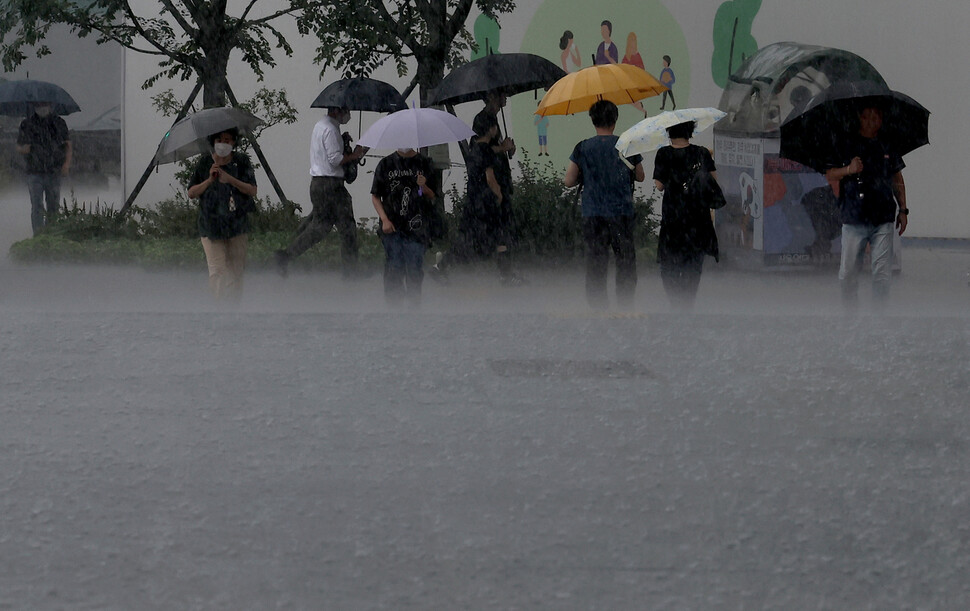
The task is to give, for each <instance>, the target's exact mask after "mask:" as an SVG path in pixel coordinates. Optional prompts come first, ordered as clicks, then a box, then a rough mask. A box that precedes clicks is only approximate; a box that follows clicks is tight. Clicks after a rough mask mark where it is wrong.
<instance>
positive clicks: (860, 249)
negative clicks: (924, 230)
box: [825, 107, 909, 311]
mask: <svg viewBox="0 0 970 611" xmlns="http://www.w3.org/2000/svg"><path fill="white" fill-rule="evenodd" d="M881 128H882V110H881V109H879V108H877V107H867V108H863V109H862V110H861V112H860V113H859V133H858V135H857V137H855V138H854V139H852V140H851V141H849V142H848V144H847V146H846V148H845V150H843V151H839V154H840V155H841V156H842V161H841V162H840V163H839V164H838V165H836V166H835V167H832V168H830V169H829V170H827V171H826V172H825V177H826V178H827V179H828V180H829V182H830V183H838V185H839V193H838V195H839V206H840V208H841V211H842V261H841V266H840V267H839V280H840V281H841V282H840V284H841V287H842V303H843V305H844V306H845V307H846V308H847V309H848V310H850V311H854V310H855V309H856V307H857V306H858V293H859V273H860V271H861V270H862V260H863V257H864V256H865V252H866V246H868V247H869V249H870V257H871V259H872V295H873V305H874V306H875V307H876V308H877V309H882V308H884V307H885V305H886V302H887V301H888V298H889V283H890V280H891V279H892V259H893V227H894V225H895V228H896V229H897V230H898V231H899V235H903V232H904V231H906V225H907V221H908V216H907V215H908V214H909V209H908V208H907V207H906V183H905V182H904V181H903V174H902V170H903V168H904V167H906V165H905V164H904V163H903V160H902V158H901V157H900V156H899V155H898V154H896V152H895V151H893V150H891V149H890V147H889V146H887V145H886V144H885V143H884V142H882V141H881V140H879V130H880V129H881ZM897 204H898V206H899V210H898V212H897V209H896V207H897Z"/></svg>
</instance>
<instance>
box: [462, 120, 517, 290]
mask: <svg viewBox="0 0 970 611" xmlns="http://www.w3.org/2000/svg"><path fill="white" fill-rule="evenodd" d="M472 130H473V131H474V132H475V137H474V138H473V139H472V141H471V143H470V144H469V147H468V157H467V158H466V160H465V161H466V168H465V173H466V175H467V176H468V183H467V191H466V193H467V203H466V205H465V208H464V210H463V211H462V216H461V219H460V221H459V224H458V233H459V244H460V247H459V249H458V250H459V251H460V255H459V258H461V259H463V260H468V259H473V258H486V257H494V258H495V263H496V265H497V267H498V270H499V278H500V280H501V281H502V283H503V284H505V285H508V286H520V285H522V284H523V283H524V280H523V279H522V277H521V276H519V275H518V274H517V273H516V272H514V271H513V269H512V254H511V251H510V248H511V246H512V241H513V239H514V224H513V219H512V206H511V203H510V199H511V194H512V179H511V174H510V173H509V170H508V155H507V152H506V151H504V150H503V149H501V148H499V149H498V150H497V149H496V146H495V141H496V139H497V138H498V137H499V126H498V120H497V119H496V118H495V115H493V114H490V113H487V112H480V113H478V115H476V116H475V120H474V121H473V123H472Z"/></svg>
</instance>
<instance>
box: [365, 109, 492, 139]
mask: <svg viewBox="0 0 970 611" xmlns="http://www.w3.org/2000/svg"><path fill="white" fill-rule="evenodd" d="M473 133H474V132H472V129H471V128H470V127H468V126H467V125H465V123H464V122H462V120H461V119H459V118H458V117H456V116H455V115H453V114H450V113H447V112H444V111H443V110H435V109H433V108H408V109H406V110H399V111H397V112H395V113H391V114H389V115H387V116H386V117H383V118H381V119H379V120H378V121H377V122H376V123H374V124H373V125H372V126H371V127H370V129H368V130H367V132H365V133H364V135H363V136H362V137H361V138H360V140H358V141H357V144H359V145H360V146H366V147H368V148H375V149H408V148H410V149H419V148H422V147H425V146H433V145H435V144H445V143H448V142H458V141H460V140H467V139H468V138H470V137H471V136H472V135H473Z"/></svg>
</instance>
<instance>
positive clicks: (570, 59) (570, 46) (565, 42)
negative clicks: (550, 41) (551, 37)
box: [559, 30, 583, 73]
mask: <svg viewBox="0 0 970 611" xmlns="http://www.w3.org/2000/svg"><path fill="white" fill-rule="evenodd" d="M559 48H560V49H562V54H561V55H560V56H559V63H560V65H561V66H562V70H563V72H566V73H569V72H573V71H575V70H579V69H580V68H582V67H583V60H582V59H580V55H579V46H578V45H577V44H576V40H575V39H574V38H573V33H572V32H570V31H569V30H566V31H565V32H563V33H562V38H560V39H559ZM569 64H572V68H573V69H570V66H569Z"/></svg>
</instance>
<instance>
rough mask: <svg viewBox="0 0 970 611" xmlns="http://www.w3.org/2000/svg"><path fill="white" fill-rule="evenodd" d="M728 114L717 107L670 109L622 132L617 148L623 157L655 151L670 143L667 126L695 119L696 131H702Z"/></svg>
mask: <svg viewBox="0 0 970 611" xmlns="http://www.w3.org/2000/svg"><path fill="white" fill-rule="evenodd" d="M725 116H727V113H725V112H723V111H720V110H718V109H716V108H681V109H678V110H669V111H667V112H662V113H660V114H659V115H655V116H653V117H648V118H646V119H644V120H643V121H640V122H639V123H637V124H636V125H634V126H633V127H631V128H630V129H628V130H626V131H625V132H623V133H622V134H620V139H619V140H617V142H616V150H618V151H620V155H621V156H623V157H631V156H633V155H642V154H644V153H649V152H650V151H655V150H657V149H659V148H660V147H662V146H665V145H667V144H670V138H668V137H667V128H668V127H673V126H674V125H679V124H681V123H686V122H688V121H695V122H696V123H697V126H696V127H695V128H694V133H695V134H696V133H698V132H702V131H704V130H705V129H707V128H709V127H710V126H712V125H714V124H715V123H717V122H718V121H720V120H721V119H723V118H724V117H725Z"/></svg>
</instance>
